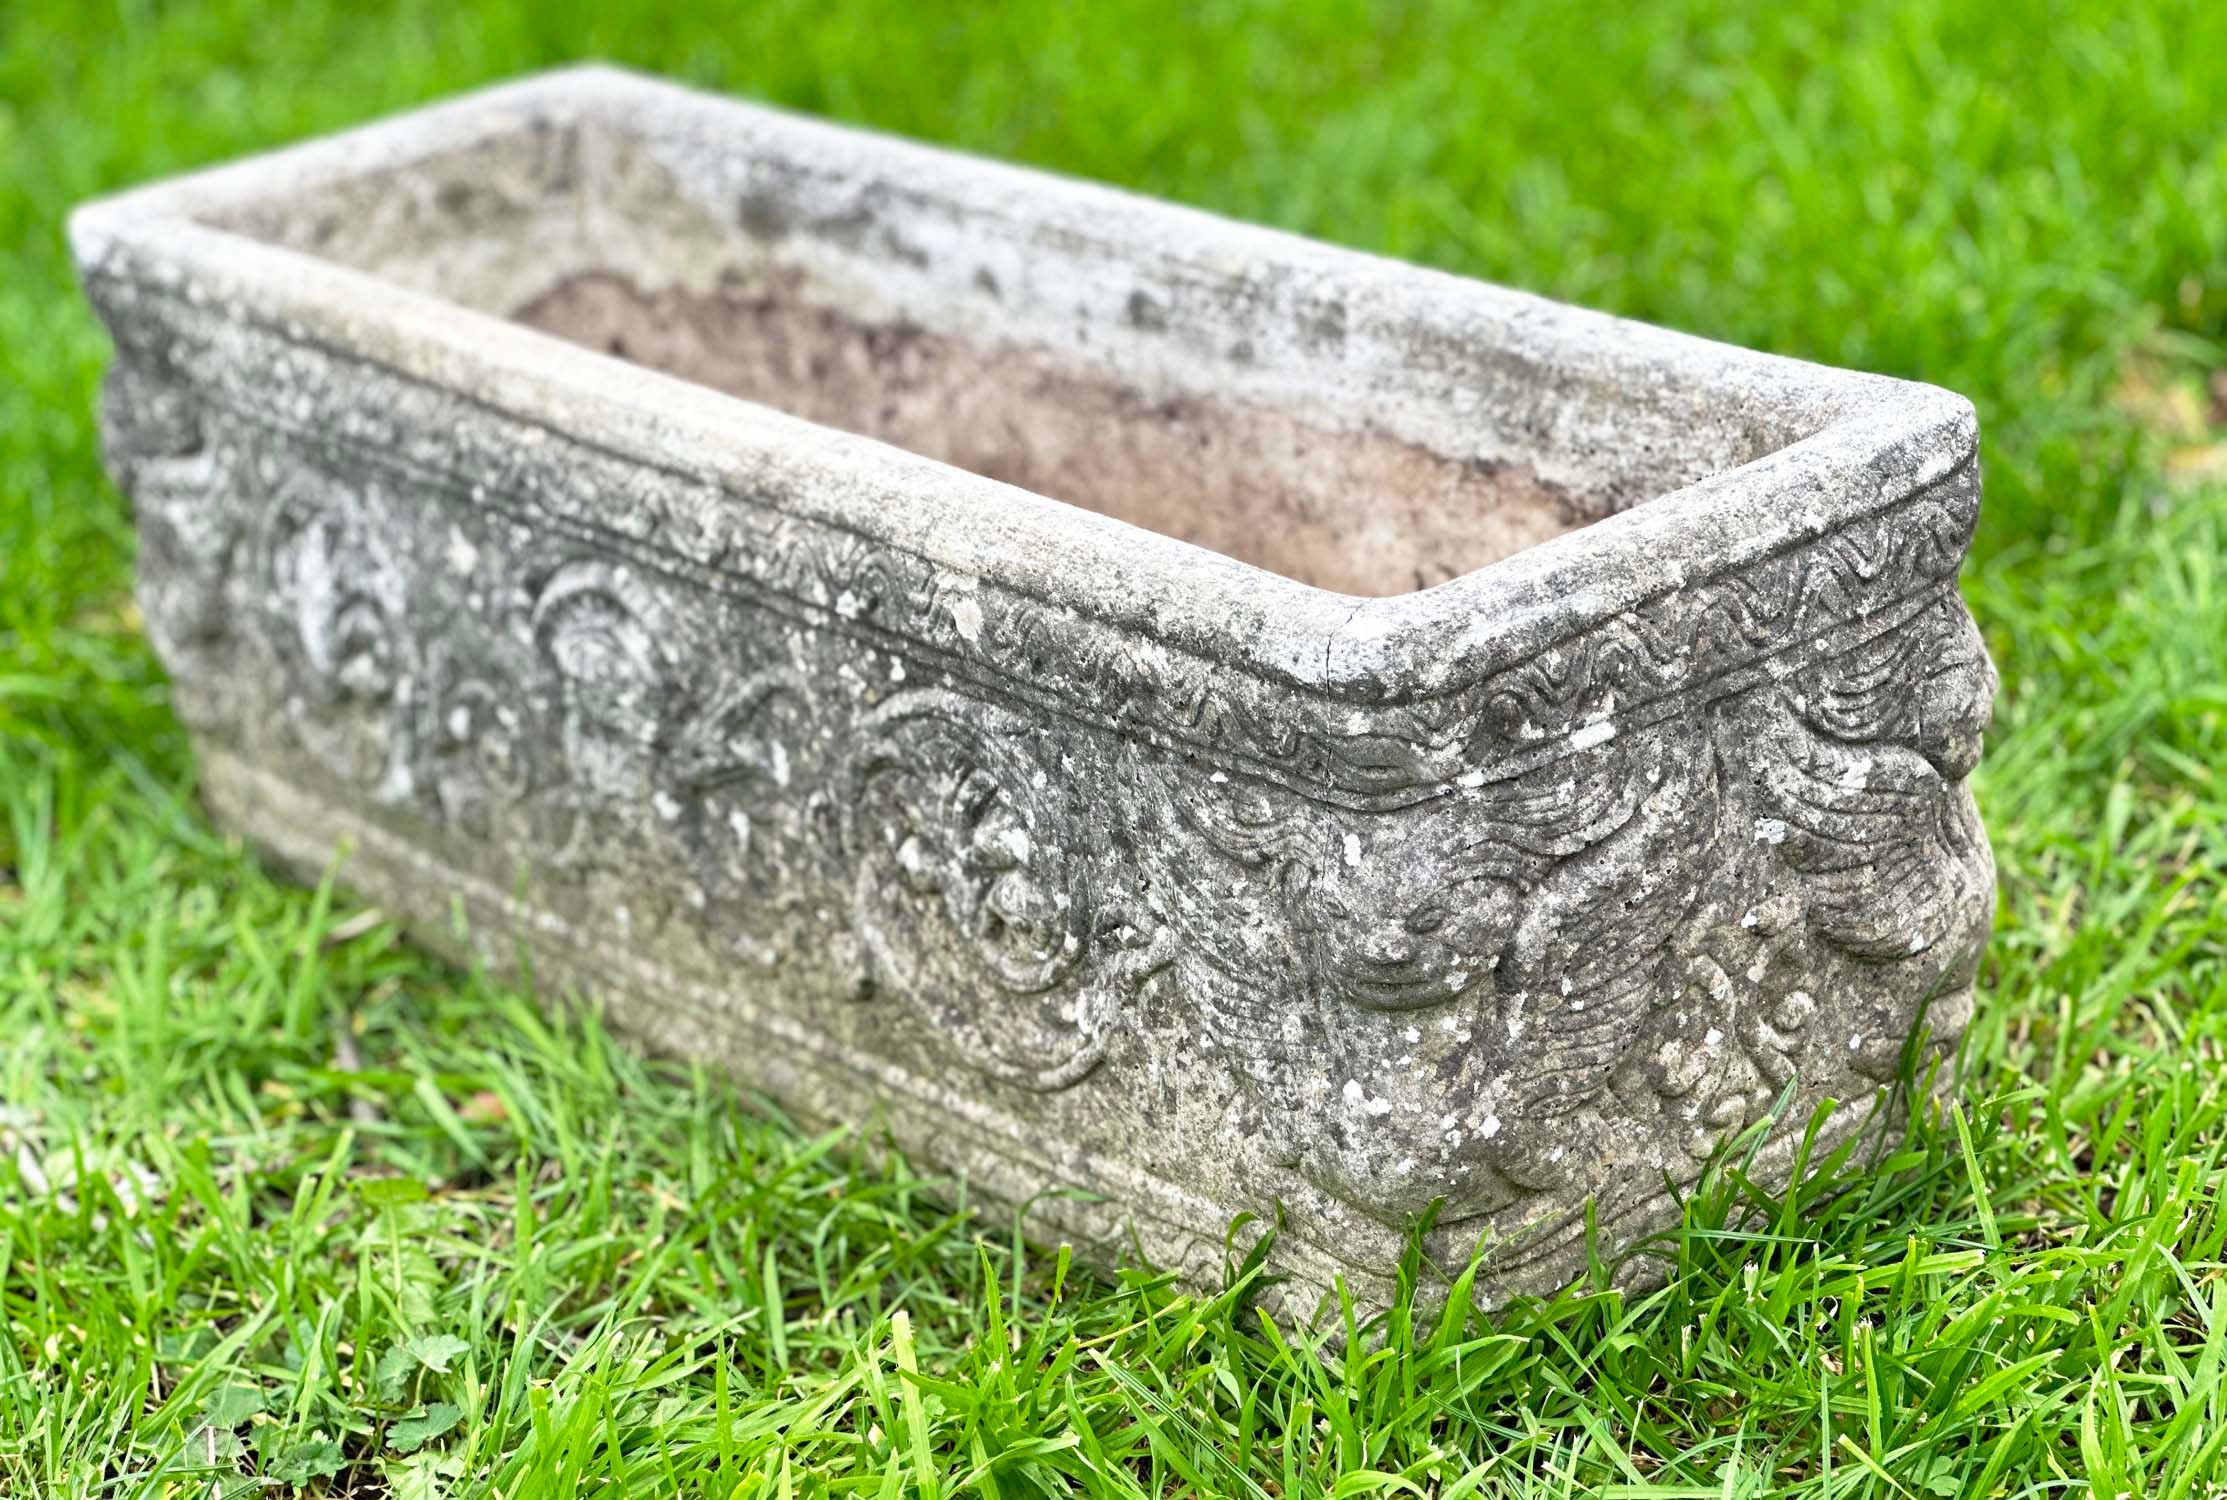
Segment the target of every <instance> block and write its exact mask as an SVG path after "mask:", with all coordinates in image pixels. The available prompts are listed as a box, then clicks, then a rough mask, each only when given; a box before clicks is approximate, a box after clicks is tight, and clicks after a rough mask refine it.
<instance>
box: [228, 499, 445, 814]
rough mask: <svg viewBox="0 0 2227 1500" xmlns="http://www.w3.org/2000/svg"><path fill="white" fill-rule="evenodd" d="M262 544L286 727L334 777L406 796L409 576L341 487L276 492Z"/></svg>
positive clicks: (387, 795) (412, 649) (382, 796)
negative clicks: (406, 610) (282, 682)
mask: <svg viewBox="0 0 2227 1500" xmlns="http://www.w3.org/2000/svg"><path fill="white" fill-rule="evenodd" d="M260 541H261V546H260V548H259V549H258V550H259V561H260V564H261V567H260V573H261V580H260V581H261V583H262V585H263V589H264V601H265V612H266V614H267V615H268V616H269V618H270V620H271V629H270V632H269V634H268V636H267V641H268V643H269V645H270V647H271V648H272V650H273V651H274V652H275V654H276V655H277V658H278V661H279V664H280V666H281V669H282V671H283V672H284V674H285V691H284V696H283V700H282V702H281V704H280V707H281V709H282V711H283V713H284V715H285V718H286V721H287V724H288V726H289V728H290V729H291V731H292V732H293V734H294V735H295V736H296V738H297V739H298V740H299V741H300V742H301V744H302V745H303V746H304V748H306V749H307V750H308V751H309V753H310V754H311V755H312V756H314V757H315V758H316V759H317V760H319V761H320V762H322V763H323V766H324V768H325V770H326V771H328V772H329V773H330V774H331V775H333V776H335V777H337V778H338V779H339V780H340V781H341V782H342V783H343V784H345V785H347V786H349V787H351V788H355V789H358V790H360V791H362V792H366V793H368V794H369V795H371V796H372V797H374V798H376V799H378V800H380V801H384V802H399V801H402V800H404V799H406V798H408V797H409V796H410V794H411V790H412V781H411V764H410V754H411V749H412V746H411V743H410V735H409V716H410V698H411V693H412V691H413V687H414V682H415V666H416V648H417V642H416V640H415V638H414V637H413V636H412V635H411V634H410V632H409V631H408V628H407V626H406V625H405V624H404V622H403V620H402V618H401V616H402V612H403V609H404V594H405V590H406V587H407V581H406V579H405V577H404V575H403V573H402V571H401V570H400V568H399V567H398V566H397V564H396V560H395V559H394V557H393V556H392V555H391V554H390V553H389V552H388V550H387V549H386V548H385V546H384V545H382V544H381V543H380V542H379V541H377V540H375V539H374V536H373V534H372V531H371V529H370V527H369V526H368V525H367V523H366V518H365V515H364V512H363V511H362V510H361V509H360V506H359V502H358V500H357V499H356V497H354V496H352V495H349V494H347V493H346V492H345V491H342V492H337V493H316V492H310V493H282V494H281V495H280V496H279V497H278V498H277V499H276V501H275V503H273V504H271V506H270V507H269V509H268V511H267V512H266V514H265V516H264V526H263V531H262V536H261V538H260Z"/></svg>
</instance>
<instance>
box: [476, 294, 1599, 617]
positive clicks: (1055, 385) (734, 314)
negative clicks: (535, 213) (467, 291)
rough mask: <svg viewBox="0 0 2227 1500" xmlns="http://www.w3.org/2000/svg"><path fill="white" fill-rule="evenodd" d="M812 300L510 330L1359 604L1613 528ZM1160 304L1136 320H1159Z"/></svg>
mask: <svg viewBox="0 0 2227 1500" xmlns="http://www.w3.org/2000/svg"><path fill="white" fill-rule="evenodd" d="M753 283H755V284H753ZM802 283H803V278H802V277H801V276H800V275H798V274H795V273H789V274H784V275H779V276H774V277H759V278H751V277H747V276H744V275H740V274H734V275H730V276H728V277H726V278H725V279H724V283H723V284H722V285H721V286H720V287H718V288H717V289H715V290H712V291H709V292H701V293H699V292H694V291H690V290H687V289H685V288H679V287H667V288H664V289H661V290H649V289H645V288H643V287H641V286H639V285H637V284H636V283H635V282H634V281H633V280H631V279H629V277H628V276H626V275H625V274H622V273H620V272H617V271H601V270H599V271H590V272H586V273H584V274H581V275H577V276H574V277H572V278H570V279H569V280H567V281H565V282H564V283H562V284H561V285H559V286H556V287H554V288H552V289H551V290H550V291H548V292H547V293H545V294H543V295H541V296H539V297H536V298H534V299H533V300H531V301H530V302H528V303H526V304H525V305H524V306H523V307H520V308H518V309H517V310H516V311H515V312H514V313H513V314H512V317H513V318H514V319H516V320H517V321H519V322H521V323H525V324H527V325H529V326H531V327H534V328H538V329H541V330H542V331H544V332H547V333H553V334H556V335H558V336H559V337H562V338H566V339H569V340H571V341H573V342H574V343H578V344H584V345H587V346H588V347H590V348H594V349H600V350H602V351H604V352H606V353H609V354H613V355H616V356H618V357H619V358H622V359H627V360H632V361H635V362H637V363H640V364H644V365H648V366H650V367H652V368H654V369H658V370H663V371H665V372H666V373H668V374H672V375H678V376H680V377H682V378H683V379H687V380H692V381H695V382H697V383H699V384H702V385H707V386H711V387H713V388H714V389H717V390H721V391H725V392H727V393H728V394H730V395H734V396H740V397H743V398H744V399H746V400H750V401H756V402H760V403H762V404H764V405H767V406H772V407H775V408H777V409H779V410H781V411H785V412H788V413H790V414H792V415H795V416H799V417H804V418H807V419H808V420H811V421H814V422H820V423H824V424H826V425H828V426H832V427H840V428H843V429H845V430H846V431H850V432H856V433H860V434H862V435H864V436H867V437H872V438H878V439H880V440H882V441H883V442H887V443H893V444H895V445H896V446H898V447H901V448H906V449H910V450H911V451H913V452H915V453H919V454H922V455H925V456H926V457H929V458H934V459H938V460H940V461H942V462H944V463H948V464H954V465H956V466H958V467H959V468H963V469H970V470H972V471H974V472H975V473H977V474H983V475H987V476H988V477H990V478H992V479H998V480H1003V481H1004V482H1005V483H1007V484H1012V485H1018V486H1019V487H1021V488H1022V489H1027V490H1034V491H1036V492H1037V493H1039V494H1042V495H1048V496H1051V497H1052V498H1054V499H1057V500H1064V501H1066V502H1068V503H1069V504H1072V505H1079V506H1083V507H1086V508H1088V509H1090V510H1095V511H1101V512H1103V513H1105V514H1107V515H1111V516H1116V517H1118V518H1120V519H1121V520H1124V521H1128V522H1131V523H1132V524H1135V525H1138V526H1145V527H1150V528H1151V529H1152V530H1154V531H1158V532H1162V533H1164V534H1166V535H1168V536H1173V537H1180V538H1181V539H1183V540H1184V541H1187V542H1192V543H1195V544H1197V545H1198V546H1201V547H1206V548H1210V549H1212V550H1213V551H1216V552H1220V553H1222V554H1224V555H1226V556H1229V557H1234V558H1237V559H1238V560H1239V561H1241V562H1247V563H1251V564H1253V565H1254V566H1256V567H1261V568H1267V569H1269V570H1271V571H1273V572H1277V573H1281V574H1284V575H1285V576H1287V577H1290V578H1296V579H1298V580H1299V581H1301V582H1303V583H1311V584H1315V585H1317V586H1318V587H1322V588H1327V589H1334V590H1337V591H1338V592H1341V593H1348V594H1397V593H1404V592H1407V591H1408V590H1411V589H1423V588H1428V587H1430V586H1431V585H1433V584H1437V583H1443V582H1445V581H1446V580H1447V579H1449V578H1454V577H1457V576H1459V575H1460V574H1463V573H1466V572H1468V571H1470V570H1471V569H1474V568H1478V567H1482V566H1484V565H1485V564H1486V563H1490V562H1493V561H1496V560H1498V559H1500V558H1503V557H1507V556H1510V555H1511V554H1513V553H1516V552H1518V551H1521V550H1522V549H1523V548H1525V547H1528V546H1531V545H1533V544H1534V543H1537V542H1541V541H1544V540H1546V539H1547V538H1549V537H1553V536H1558V535H1560V534H1562V533H1563V532H1565V531H1569V530H1572V529H1574V528H1576V527H1578V526H1582V525H1585V524H1586V523H1588V522H1590V521H1592V520H1594V519H1597V517H1596V516H1594V515H1591V514H1588V513H1587V512H1586V509H1585V507H1584V505H1583V503H1582V502H1581V501H1580V500H1579V499H1578V498H1577V497H1575V496H1573V495H1571V494H1569V493H1567V492H1566V491H1564V490H1562V489H1561V488H1559V487H1558V486H1555V485H1553V484H1550V483H1547V482H1544V481H1542V480H1541V479H1540V478H1539V477H1538V476H1537V474H1536V473H1535V472H1533V471H1532V470H1531V468H1530V467H1529V466H1528V465H1523V464H1516V463H1506V462H1493V461H1488V460H1480V459H1458V458H1450V457H1448V456H1446V455H1444V454H1441V453H1434V452H1432V451H1430V450H1429V449H1428V448H1426V447H1424V446H1422V445H1420V444H1417V443H1412V442H1406V441H1402V440H1401V439H1399V438H1397V437H1393V436H1391V435H1389V434H1386V433H1384V432H1381V431H1378V430H1375V429H1373V428H1371V427H1368V426H1363V427H1361V428H1360V429H1358V430H1356V431H1351V432H1340V431H1335V430H1332V429H1329V428H1326V427H1323V426H1320V425H1317V424H1314V423H1310V422H1308V421H1305V420H1303V419H1301V418H1300V417H1298V416H1295V415H1294V414H1292V413H1291V412H1288V411H1282V410H1278V409H1276V408H1275V407H1272V406H1267V405H1262V404H1257V403H1250V402H1241V401H1231V400H1226V399H1217V398H1214V397H1211V396H1201V395H1193V394H1188V393H1175V394H1156V393H1154V392H1152V391H1150V390H1148V389H1146V388H1145V387H1144V386H1142V385H1140V384H1138V383H1135V382H1131V381H1125V380H1123V379H1121V378H1120V376H1119V375H1118V374H1115V373H1112V372H1109V371H1107V370H1105V369H1102V368H1094V367H1092V366H1091V365H1089V364H1087V363H1085V362H1083V361H1078V360H1074V359H1070V358H1066V357H1063V356H1061V355H1059V354H1057V353H1054V352H1052V351H1049V350H1045V349H1040V348H1029V347H1026V346H1020V345H1012V344H1000V343H977V342H971V341H969V340H966V339H961V338H955V337H950V336H947V335H942V334H938V333H934V332H931V331H929V330H927V329H925V328H922V327H920V326H918V325H916V324H911V323H903V322H900V323H895V324H874V323H868V322H862V321H860V320H858V319H855V318H851V317H847V316H845V315H844V314H843V313H842V312H840V311H838V310H836V309H834V308H831V307H827V306H823V305H815V303H814V302H813V301H812V300H811V299H810V298H809V296H808V295H807V292H806V288H805V287H804V286H803V284H802ZM1148 305H1149V304H1145V303H1143V302H1142V301H1141V300H1140V301H1139V302H1138V303H1137V304H1136V305H1135V310H1134V311H1133V312H1132V318H1144V319H1148V320H1149V319H1150V318H1151V317H1152V316H1154V314H1151V313H1149V312H1146V311H1144V310H1143V309H1144V308H1145V307H1146V306H1148ZM1240 352H1242V351H1240Z"/></svg>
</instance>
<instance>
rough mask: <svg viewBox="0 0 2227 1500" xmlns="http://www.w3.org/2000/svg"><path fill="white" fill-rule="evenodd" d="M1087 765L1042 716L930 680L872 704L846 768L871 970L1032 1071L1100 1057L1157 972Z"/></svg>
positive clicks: (960, 1038) (984, 1047) (949, 1024)
mask: <svg viewBox="0 0 2227 1500" xmlns="http://www.w3.org/2000/svg"><path fill="white" fill-rule="evenodd" d="M1063 761H1064V762H1065V764H1062V762H1063ZM1078 769H1079V768H1078V767H1076V766H1075V764H1074V761H1073V757H1072V755H1071V754H1070V753H1064V752H1063V751H1062V750H1061V748H1060V746H1059V744H1058V743H1057V741H1056V739H1054V738H1053V737H1052V736H1050V735H1048V734H1046V733H1045V732H1044V731H1043V729H1042V727H1041V726H1039V725H1034V724H1032V723H1030V721H1028V720H1026V719H1023V718H1021V717H1020V716H1018V715H1016V714H1013V713H1011V712H1009V711H1006V710H1004V709H1001V708H996V707H993V706H991V705H989V704H986V703H982V702H979V701H977V700H974V699H969V698H964V697H960V696H958V695H956V694H952V693H948V692H944V691H940V690H935V689H929V690H923V691H917V692H911V693H905V694H901V695H899V696H897V697H895V698H892V699H890V700H889V701H887V702H885V703H883V704H882V705H881V706H880V707H879V708H878V709H876V710H874V711H873V712H872V713H870V714H868V715H867V716H865V718H864V719H862V720H861V721H860V723H859V725H858V727H857V733H856V735H855V737H854V742H853V746H852V749H851V752H850V760H849V767H848V771H847V773H846V777H845V790H846V799H845V805H846V808H847V823H848V844H849V847H850V852H851V855H852V859H853V863H854V868H855V872H856V873H855V875H854V877H853V882H854V883H853V905H852V911H853V915H854V918H855V921H856V923H857V931H858V934H859V936H860V938H861V939H862V940H863V941H864V944H865V949H866V952H867V954H868V955H869V960H870V965H871V967H870V972H869V973H868V974H867V975H866V976H865V982H866V984H867V985H869V986H871V987H872V988H875V989H880V988H884V987H886V988H887V989H889V990H891V991H893V992H895V993H897V994H899V995H902V996H903V997H904V998H905V999H906V1000H907V1001H909V1002H910V1003H912V1004H914V1005H916V1006H918V1007H920V1008H922V1009H923V1010H924V1011H925V1012H926V1013H927V1014H928V1015H930V1016H931V1017H932V1018H933V1020H934V1022H935V1025H936V1027H937V1029H938V1030H939V1031H941V1032H942V1033H943V1034H944V1035H946V1036H948V1037H950V1038H952V1039H953V1040H954V1041H955V1042H956V1043H957V1044H958V1045H959V1047H960V1048H961V1050H962V1052H963V1053H964V1054H965V1055H967V1056H969V1057H971V1058H973V1059H974V1060H976V1062H977V1063H978V1065H980V1066H981V1067H983V1068H984V1069H985V1070H986V1071H988V1072H990V1073H992V1074H994V1075H995V1076H997V1077H1000V1078H1003V1079H1006V1080H1008V1081H1010V1082H1014V1083H1019V1084H1022V1085H1024V1086H1026V1087H1029V1088H1060V1087H1064V1086H1066V1085H1068V1084H1071V1083H1073V1082H1075V1081H1076V1080H1077V1079H1079V1078H1081V1077H1082V1076H1083V1075H1084V1074H1086V1073H1087V1072H1089V1071H1090V1069H1091V1068H1092V1067H1094V1066H1095V1065H1096V1064H1097V1062H1098V1060H1099V1059H1100V1057H1101V1056H1103V1054H1104V1052H1105V1048H1106V1044H1107V1039H1108V1036H1109V1032H1110V1029H1111V1026H1112V1024H1113V1022H1114V1019H1115V1015H1116V1011H1117V1008H1118V1007H1119V1005H1120V1003H1121V1001H1122V998H1123V995H1124V993H1125V992H1127V991H1129V990H1130V989H1131V988H1132V987H1133V986H1134V985H1135V984H1137V983H1139V982H1141V980H1142V979H1143V977H1145V972H1146V966H1145V965H1141V964H1140V963H1139V962H1138V961H1137V957H1136V955H1137V954H1138V952H1139V951H1140V950H1142V949H1146V948H1148V947H1149V939H1148V938H1145V937H1143V936H1142V935H1141V934H1140V933H1138V932H1137V930H1136V929H1134V928H1133V927H1132V926H1130V925H1129V924H1128V923H1127V922H1126V921H1125V920H1123V918H1122V915H1121V913H1120V908H1119V903H1118V902H1117V901H1114V900H1109V899H1108V897H1109V892H1108V891H1107V889H1106V888H1105V886H1104V884H1103V876H1104V864H1105V861H1104V859H1103V858H1102V855H1101V851H1099V850H1098V849H1097V848H1095V847H1094V838H1095V836H1094V832H1093V828H1092V825H1091V823H1090V821H1089V819H1088V818H1087V816H1086V813H1085V806H1084V797H1085V795H1086V783H1085V780H1084V778H1082V777H1080V776H1079V775H1078Z"/></svg>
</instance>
